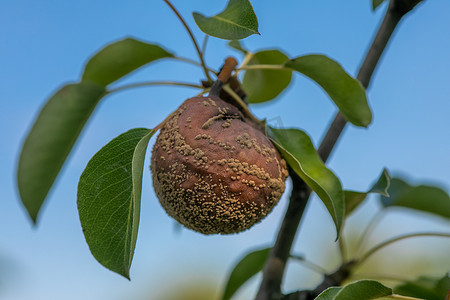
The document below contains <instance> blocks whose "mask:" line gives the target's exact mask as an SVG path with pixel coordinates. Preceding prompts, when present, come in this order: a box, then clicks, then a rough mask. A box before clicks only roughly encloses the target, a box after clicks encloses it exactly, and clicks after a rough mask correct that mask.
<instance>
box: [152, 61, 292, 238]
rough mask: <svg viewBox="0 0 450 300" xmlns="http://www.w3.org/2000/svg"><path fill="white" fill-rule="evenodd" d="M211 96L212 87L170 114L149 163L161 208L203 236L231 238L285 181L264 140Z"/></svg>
mask: <svg viewBox="0 0 450 300" xmlns="http://www.w3.org/2000/svg"><path fill="white" fill-rule="evenodd" d="M233 68H234V67H233ZM219 80H221V79H220V76H219ZM222 84H223V82H222ZM215 85H216V84H215ZM220 86H221V85H220ZM218 90H220V88H219V89H217V88H214V86H213V88H212V89H211V91H212V92H211V93H210V95H209V96H208V97H194V98H190V99H188V100H186V101H185V102H183V103H182V104H181V105H180V107H179V108H178V109H177V110H176V111H175V112H174V113H172V115H171V116H170V117H169V118H168V120H167V121H166V122H165V124H164V125H163V126H162V128H161V131H160V134H159V136H158V138H157V140H156V142H155V145H154V147H153V152H152V159H151V171H152V176H153V185H154V188H155V191H156V194H157V196H158V198H159V201H160V203H161V205H162V206H163V208H164V209H165V210H166V212H167V213H168V214H169V215H170V216H171V217H173V218H174V219H176V220H177V221H178V222H180V223H181V224H183V225H184V226H185V227H187V228H190V229H193V230H195V231H197V232H200V233H203V234H218V233H220V234H230V233H237V232H241V231H243V230H246V229H248V228H250V227H251V226H253V225H254V224H256V223H258V222H259V221H261V220H262V219H263V218H264V217H265V216H266V215H267V214H268V213H269V212H270V211H271V210H272V209H273V207H274V206H275V204H277V202H278V200H279V199H280V197H281V195H282V194H283V192H284V188H285V184H284V182H285V180H286V177H287V175H288V173H287V170H286V163H285V161H284V160H283V159H282V158H281V157H280V155H279V153H278V151H277V150H276V149H275V147H274V146H273V144H272V143H271V142H270V140H269V139H268V138H267V137H266V136H265V134H264V133H263V132H262V131H261V130H260V128H259V127H258V126H257V125H256V124H255V123H254V122H253V121H252V120H250V119H248V118H246V117H245V116H244V115H243V114H242V112H241V111H240V110H239V109H238V108H237V107H235V106H233V105H231V104H230V103H227V102H225V101H224V100H222V99H220V98H219V97H218V96H217V94H218V93H217V92H218Z"/></svg>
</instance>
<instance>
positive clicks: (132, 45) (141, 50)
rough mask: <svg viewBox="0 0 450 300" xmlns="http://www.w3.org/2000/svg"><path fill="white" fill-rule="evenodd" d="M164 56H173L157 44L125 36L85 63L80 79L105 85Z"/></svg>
mask: <svg viewBox="0 0 450 300" xmlns="http://www.w3.org/2000/svg"><path fill="white" fill-rule="evenodd" d="M165 57H173V54H172V53H170V52H168V51H166V50H165V49H163V48H161V47H160V46H158V45H154V44H148V43H144V42H141V41H138V40H135V39H132V38H126V39H124V40H120V41H118V42H114V43H112V44H109V45H107V46H106V47H105V48H103V49H102V50H100V51H99V52H98V53H97V54H95V55H94V56H93V57H92V58H91V59H90V60H89V61H88V63H87V64H86V67H85V68H84V73H83V77H82V80H83V81H92V82H95V83H98V84H100V85H103V86H107V85H108V84H110V83H112V82H114V81H116V80H118V79H120V78H121V77H123V76H125V75H127V74H128V73H130V72H132V71H134V70H136V69H138V68H140V67H142V66H143V65H145V64H148V63H149V62H152V61H155V60H158V59H161V58H165Z"/></svg>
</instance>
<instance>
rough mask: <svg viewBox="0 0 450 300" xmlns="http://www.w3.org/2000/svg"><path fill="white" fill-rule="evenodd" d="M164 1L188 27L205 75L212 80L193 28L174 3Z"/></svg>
mask: <svg viewBox="0 0 450 300" xmlns="http://www.w3.org/2000/svg"><path fill="white" fill-rule="evenodd" d="M163 1H164V2H165V3H166V4H167V5H168V6H169V7H170V9H171V10H172V11H173V12H174V13H175V15H176V16H177V17H178V19H179V20H180V21H181V23H182V24H183V26H184V28H186V31H187V32H188V34H189V36H190V37H191V40H192V43H193V44H194V47H195V50H196V51H197V54H198V57H199V58H200V62H201V65H202V67H203V71H204V72H205V76H206V78H207V79H208V81H209V82H212V79H211V77H210V76H209V73H208V68H207V67H206V63H205V60H204V58H203V53H202V51H201V50H200V47H199V46H198V43H197V40H196V39H195V37H194V34H193V33H192V31H191V29H190V28H189V26H188V25H187V23H186V21H185V20H184V19H183V17H182V16H181V14H180V13H179V12H178V10H177V9H176V8H175V6H173V5H172V3H170V1H169V0H163Z"/></svg>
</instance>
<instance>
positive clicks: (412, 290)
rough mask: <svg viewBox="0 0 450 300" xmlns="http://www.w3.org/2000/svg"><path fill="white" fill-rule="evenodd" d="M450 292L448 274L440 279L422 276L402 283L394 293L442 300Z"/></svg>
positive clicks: (430, 299) (429, 299)
mask: <svg viewBox="0 0 450 300" xmlns="http://www.w3.org/2000/svg"><path fill="white" fill-rule="evenodd" d="M449 290H450V277H449V275H448V274H445V275H444V276H443V277H440V278H435V277H428V276H421V277H419V278H418V279H416V280H414V281H408V282H405V283H402V284H400V285H398V286H396V287H395V288H394V292H395V293H397V294H401V295H405V296H410V297H416V298H421V299H427V300H442V299H444V298H445V296H446V295H447V291H449Z"/></svg>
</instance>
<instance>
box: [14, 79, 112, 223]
mask: <svg viewBox="0 0 450 300" xmlns="http://www.w3.org/2000/svg"><path fill="white" fill-rule="evenodd" d="M104 92H105V89H104V88H103V87H102V86H99V85H97V84H95V83H78V84H69V85H66V86H64V87H62V88H61V89H60V90H59V91H57V92H56V93H55V94H54V95H53V96H52V97H50V99H49V100H48V101H47V103H46V104H45V105H44V107H43V108H42V110H41V111H40V113H39V115H38V117H37V119H36V121H35V122H34V124H33V127H32V128H31V130H30V132H29V133H28V135H27V137H26V139H25V142H24V144H23V147H22V152H21V154H20V158H19V164H18V167H17V184H18V188H19V193H20V197H21V200H22V203H23V204H24V206H25V208H26V210H27V211H28V214H29V215H30V217H31V219H32V220H33V222H35V223H36V219H37V216H38V213H39V210H40V208H41V206H42V204H43V203H44V200H45V198H46V197H47V194H48V192H49V190H50V188H51V187H52V185H53V182H54V181H55V179H56V177H57V175H58V173H59V171H60V170H61V168H62V166H63V164H64V162H65V160H66V158H67V156H68V155H69V153H70V151H71V150H72V147H73V145H74V144H75V141H76V140H77V138H78V136H79V135H80V132H81V130H82V129H83V127H84V125H85V124H86V122H87V120H88V119H89V117H90V116H91V113H92V111H93V110H94V108H95V106H96V105H97V104H98V102H99V101H100V99H101V97H102V96H103V95H104Z"/></svg>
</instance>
